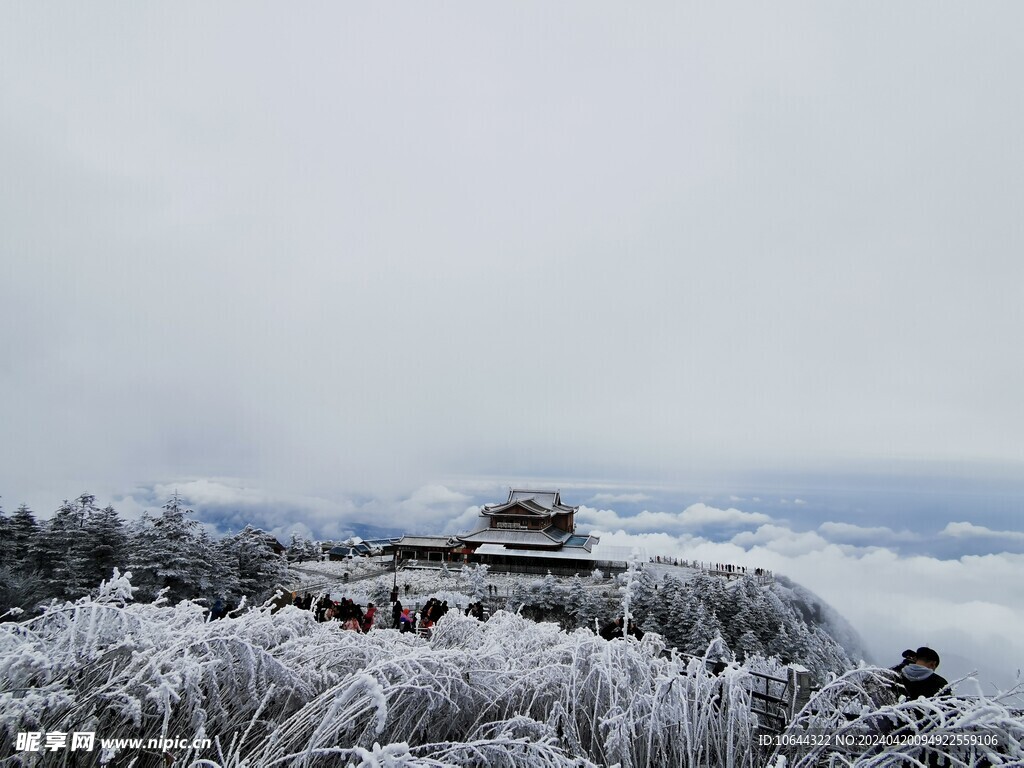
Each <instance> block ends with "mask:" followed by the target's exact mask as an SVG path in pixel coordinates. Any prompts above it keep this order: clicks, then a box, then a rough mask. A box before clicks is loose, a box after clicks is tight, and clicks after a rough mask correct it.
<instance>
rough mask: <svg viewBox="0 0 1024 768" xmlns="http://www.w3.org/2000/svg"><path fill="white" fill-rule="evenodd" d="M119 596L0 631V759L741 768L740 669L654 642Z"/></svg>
mask: <svg viewBox="0 0 1024 768" xmlns="http://www.w3.org/2000/svg"><path fill="white" fill-rule="evenodd" d="M123 598H124V590H121V591H120V592H119V593H112V592H110V591H109V590H108V591H107V592H106V593H105V594H104V595H102V596H101V597H100V598H99V599H97V600H82V601H79V602H77V603H73V604H72V603H65V604H63V605H55V606H52V607H51V608H50V609H49V610H47V611H46V612H45V613H44V614H43V615H41V616H38V617H36V618H33V619H29V620H26V621H23V622H20V623H14V622H10V623H7V624H4V625H3V626H2V627H0V670H2V671H0V724H2V725H3V736H2V742H0V754H3V755H10V754H11V752H12V748H13V741H14V735H15V734H16V733H17V732H18V731H26V730H37V731H44V732H51V731H63V732H73V731H96V733H97V736H98V737H102V738H116V737H140V736H141V737H145V738H150V737H153V738H168V737H170V738H188V739H192V738H205V737H209V738H212V739H214V740H215V744H216V746H215V747H214V748H213V749H212V750H208V751H206V752H204V753H202V754H198V753H178V754H176V755H174V757H175V758H176V759H177V760H179V761H181V764H186V765H187V764H189V763H190V762H191V761H194V760H196V759H199V758H204V759H208V760H211V761H214V762H215V763H216V764H218V765H225V766H237V767H240V766H243V765H248V766H267V765H310V766H312V765H337V764H339V757H340V758H341V760H340V763H341V764H355V765H359V764H367V765H374V764H380V765H393V766H418V765H423V766H433V765H481V764H487V765H508V766H526V765H530V766H534V765H548V766H568V765H589V764H599V765H611V764H616V763H617V764H620V765H623V766H639V765H682V764H701V765H729V766H747V765H754V753H753V751H752V749H751V739H752V736H753V732H754V731H753V729H754V725H755V723H754V719H753V718H752V716H751V715H750V711H749V694H748V692H747V686H746V685H744V684H743V681H744V678H745V676H746V673H745V672H744V671H742V670H733V671H731V672H730V673H729V674H727V675H723V676H722V677H711V676H709V675H708V674H707V673H706V670H705V669H704V666H703V665H702V664H701V663H700V662H699V661H697V660H685V661H683V660H679V659H674V660H673V659H668V658H663V657H662V656H661V651H662V650H663V645H662V644H661V643H660V641H659V639H658V638H657V637H656V636H652V637H651V638H649V639H645V640H644V641H643V642H637V641H635V640H633V639H627V640H620V641H615V642H612V643H608V642H606V641H604V640H602V639H601V638H600V637H597V636H595V635H594V634H593V633H591V632H589V631H587V630H581V631H577V632H574V633H565V632H563V631H560V630H559V629H558V627H557V626H556V625H553V624H536V623H534V622H531V621H528V620H526V619H523V618H521V617H519V616H516V615H514V614H510V613H505V612H499V613H498V614H496V615H495V616H494V617H492V618H491V620H490V621H488V622H484V623H480V622H477V621H476V620H474V619H471V618H466V617H465V616H462V615H458V614H455V613H451V614H449V615H448V616H447V617H445V618H444V619H443V620H442V621H441V622H439V624H438V625H437V627H436V628H435V631H434V633H433V636H432V638H431V639H430V640H426V639H423V638H420V637H417V636H416V635H414V634H401V633H398V632H395V631H391V630H375V631H373V632H370V633H369V634H366V635H363V634H359V633H354V632H346V631H343V630H341V629H340V627H339V626H338V625H337V624H334V623H327V624H318V623H316V622H315V621H313V619H312V617H311V616H310V614H309V613H307V612H303V611H299V610H297V609H295V608H291V607H288V608H285V609H283V610H281V611H279V612H278V613H276V614H272V613H271V612H270V611H269V610H268V609H257V610H252V611H249V612H246V613H244V614H242V615H241V616H240V617H238V618H236V619H225V620H222V621H213V622H210V621H207V620H206V619H205V616H204V613H203V610H202V608H201V607H199V606H197V605H194V604H192V603H188V602H183V603H180V604H178V605H177V606H174V607H170V606H166V605H155V604H148V605H145V604H139V605H136V604H131V603H127V602H125V601H124V600H123ZM136 756H137V757H138V758H139V761H138V762H137V763H136V765H146V764H152V765H157V764H159V762H160V756H159V755H155V754H139V755H132V757H136ZM125 757H128V756H122V759H121V762H123V760H124V758H125Z"/></svg>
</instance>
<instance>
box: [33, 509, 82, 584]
mask: <svg viewBox="0 0 1024 768" xmlns="http://www.w3.org/2000/svg"><path fill="white" fill-rule="evenodd" d="M81 540H82V515H81V512H80V509H79V507H78V505H76V504H73V503H72V502H70V501H67V500H65V501H64V503H63V504H61V505H60V507H59V508H58V509H57V511H56V512H54V513H53V517H51V518H50V519H49V520H47V521H46V523H45V524H44V525H41V526H40V527H39V529H38V530H37V532H36V536H35V538H34V540H33V542H32V543H31V545H30V557H31V559H32V561H33V565H34V568H35V570H36V572H37V573H38V575H39V577H40V579H41V580H42V584H43V588H44V590H45V592H46V594H47V596H48V597H56V598H59V599H74V598H77V597H81V596H82V595H84V594H85V593H86V592H87V591H88V585H87V584H86V583H85V582H84V579H83V578H82V577H81V573H80V569H81V561H80V557H79V555H80V552H81ZM93 586H95V585H93Z"/></svg>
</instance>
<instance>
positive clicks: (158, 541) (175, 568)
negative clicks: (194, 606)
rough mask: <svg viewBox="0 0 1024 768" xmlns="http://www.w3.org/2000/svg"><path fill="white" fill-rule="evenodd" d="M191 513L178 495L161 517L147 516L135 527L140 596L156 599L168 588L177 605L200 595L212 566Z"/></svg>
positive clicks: (135, 569) (133, 557)
mask: <svg viewBox="0 0 1024 768" xmlns="http://www.w3.org/2000/svg"><path fill="white" fill-rule="evenodd" d="M191 514H192V510H190V509H186V508H185V507H184V506H183V505H182V503H181V500H180V499H179V497H178V495H177V494H175V495H174V497H173V498H172V499H171V500H170V501H168V502H167V503H166V504H164V506H163V510H162V512H161V514H160V516H159V517H151V516H149V515H148V514H146V515H143V516H142V518H141V519H140V520H139V522H138V523H137V524H136V525H133V526H132V529H131V531H130V533H129V538H130V547H129V548H130V550H131V558H130V559H131V563H130V569H131V571H132V573H133V574H134V579H133V581H134V582H135V583H136V586H138V587H140V592H139V595H140V596H145V597H147V598H150V599H152V598H153V597H155V596H156V595H157V593H159V592H160V591H161V590H163V589H166V590H167V598H168V600H170V601H171V602H177V601H179V600H183V599H187V598H192V597H197V596H198V595H199V593H200V586H201V584H202V582H203V574H204V572H205V571H206V570H207V568H208V564H207V563H206V562H204V560H203V556H204V554H205V553H204V552H203V551H202V548H201V546H200V542H199V536H198V533H199V532H198V530H197V528H198V523H196V521H195V520H192V519H190V518H189V515H191Z"/></svg>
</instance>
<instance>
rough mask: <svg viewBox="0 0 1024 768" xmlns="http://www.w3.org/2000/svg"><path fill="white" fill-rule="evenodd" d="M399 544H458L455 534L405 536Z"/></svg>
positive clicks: (412, 545) (439, 545)
mask: <svg viewBox="0 0 1024 768" xmlns="http://www.w3.org/2000/svg"><path fill="white" fill-rule="evenodd" d="M396 545H397V546H400V547H401V546H409V547H453V546H456V545H458V541H457V540H456V539H455V537H454V536H403V537H402V538H400V539H399V540H398V541H397V542H396Z"/></svg>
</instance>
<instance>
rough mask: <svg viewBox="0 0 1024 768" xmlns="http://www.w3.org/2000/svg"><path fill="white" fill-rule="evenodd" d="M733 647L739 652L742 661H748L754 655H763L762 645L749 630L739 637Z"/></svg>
mask: <svg viewBox="0 0 1024 768" xmlns="http://www.w3.org/2000/svg"><path fill="white" fill-rule="evenodd" d="M733 647H734V648H736V649H738V650H739V652H740V655H741V656H742V657H743V658H744V659H749V658H750V657H751V656H755V655H764V645H763V644H762V643H761V641H760V640H759V639H758V638H757V635H756V634H755V633H754V632H751V631H749V630H748V631H746V632H744V633H743V634H742V635H740V637H739V639H738V640H737V641H736V644H735V646H733Z"/></svg>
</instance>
